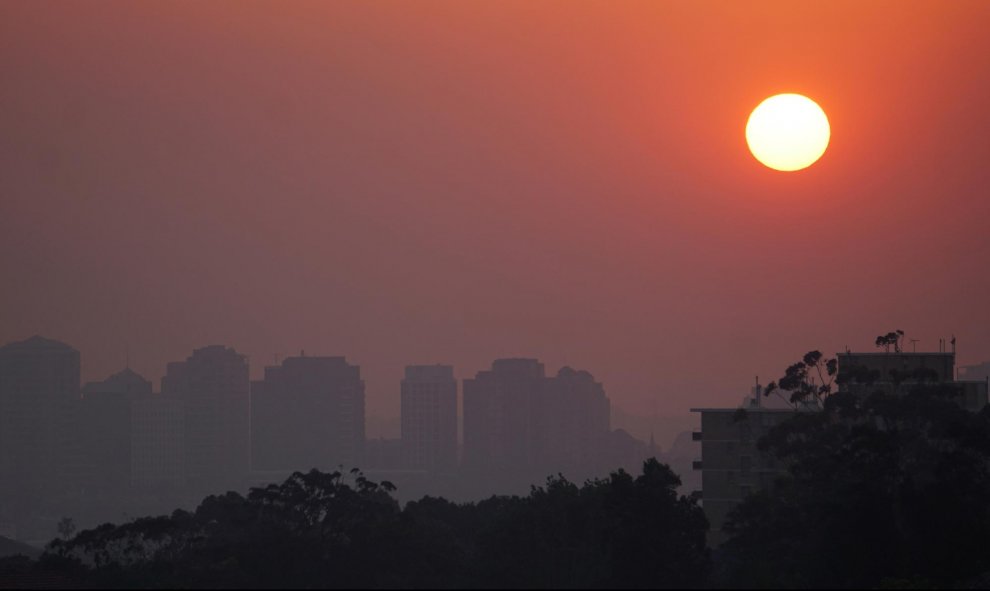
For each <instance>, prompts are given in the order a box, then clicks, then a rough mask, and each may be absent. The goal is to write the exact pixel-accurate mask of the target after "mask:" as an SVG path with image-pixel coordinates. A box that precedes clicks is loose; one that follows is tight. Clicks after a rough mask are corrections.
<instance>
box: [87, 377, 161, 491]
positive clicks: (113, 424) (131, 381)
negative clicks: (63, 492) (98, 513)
mask: <svg viewBox="0 0 990 591" xmlns="http://www.w3.org/2000/svg"><path fill="white" fill-rule="evenodd" d="M148 396H151V382H149V381H148V380H146V379H144V378H143V377H141V376H140V375H138V374H137V373H135V372H134V371H132V370H131V369H130V368H125V369H124V370H122V371H119V372H117V373H115V374H113V375H112V376H110V377H108V378H107V379H105V380H103V381H101V382H90V383H88V384H86V385H85V386H83V389H82V402H81V403H80V404H79V411H78V413H77V415H76V418H77V421H76V426H75V430H76V441H77V443H78V446H79V458H78V460H79V461H78V464H77V465H78V467H79V472H80V473H79V474H78V476H79V478H80V484H82V486H83V487H84V488H85V489H87V490H90V491H103V492H105V493H122V492H123V490H124V489H126V488H127V487H129V486H130V480H131V404H132V402H133V401H135V400H138V399H141V398H145V397H148Z"/></svg>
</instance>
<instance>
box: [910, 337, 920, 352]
mask: <svg viewBox="0 0 990 591" xmlns="http://www.w3.org/2000/svg"><path fill="white" fill-rule="evenodd" d="M910 341H911V352H912V353H917V352H918V339H910Z"/></svg>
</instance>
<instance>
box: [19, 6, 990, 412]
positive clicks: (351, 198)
mask: <svg viewBox="0 0 990 591" xmlns="http://www.w3.org/2000/svg"><path fill="white" fill-rule="evenodd" d="M2 11H3V18H2V19H0V38H2V43H3V47H4V51H2V52H0V70H2V72H3V79H4V86H5V87H6V88H10V89H14V90H16V92H15V91H12V92H7V93H4V94H3V98H2V99H0V100H2V101H3V102H2V106H3V108H2V109H0V129H3V133H2V134H0V150H2V158H0V176H2V178H3V202H2V213H3V215H2V216H0V246H2V248H0V253H2V254H0V257H2V259H0V260H2V261H3V265H2V268H3V270H4V275H5V280H4V282H3V288H2V289H0V306H2V309H3V310H5V311H6V312H5V314H4V322H3V324H2V326H0V342H9V341H13V340H19V339H23V338H27V337H29V336H31V335H34V334H41V335H45V336H48V337H51V338H56V339H61V340H63V341H65V342H68V343H71V344H72V345H73V346H75V347H77V348H78V349H80V350H81V351H83V352H85V363H84V365H83V379H84V380H87V381H88V380H98V379H103V378H104V377H106V376H107V375H109V374H111V373H113V372H115V371H117V370H119V369H120V368H121V367H122V366H123V365H124V362H125V359H126V358H127V357H128V356H129V358H130V366H131V367H132V368H134V369H135V370H136V371H138V372H139V373H141V374H142V375H144V376H146V377H147V378H148V379H150V380H152V381H153V382H157V381H158V379H159V378H160V377H161V376H162V375H164V369H165V364H166V363H167V362H168V361H172V360H176V359H182V358H184V357H185V356H186V355H187V354H188V353H189V352H190V351H191V350H192V349H193V348H196V347H200V346H203V345H207V344H226V345H229V346H233V347H236V348H237V350H238V351H240V352H242V353H244V354H246V355H249V356H250V359H251V367H252V377H253V378H260V377H261V374H262V372H263V367H264V366H265V365H269V364H272V363H273V362H274V360H275V358H276V356H281V357H285V356H289V355H296V354H298V353H299V351H301V350H306V351H307V352H309V353H310V354H312V355H346V356H347V357H348V359H349V360H352V361H353V362H355V363H358V364H360V365H361V366H362V368H363V372H364V378H365V379H366V381H367V394H368V411H369V414H370V415H372V416H376V417H393V418H394V417H397V416H398V406H397V404H396V399H395V384H396V383H398V381H399V380H400V379H401V378H402V372H403V367H404V366H405V365H408V364H414V363H449V364H451V365H453V366H454V368H455V372H456V375H457V377H458V378H465V377H471V376H472V375H473V374H474V372H476V371H478V370H479V369H482V368H484V367H486V366H487V365H488V364H489V363H490V361H491V360H492V359H495V358H500V357H536V358H539V359H541V360H542V361H544V362H545V363H546V364H547V365H548V366H549V367H553V368H557V367H561V366H564V365H570V366H573V367H582V368H587V369H588V370H589V371H592V372H593V373H594V375H595V377H596V378H597V379H599V380H601V381H602V382H603V383H604V384H605V385H606V386H607V388H608V391H609V395H610V397H611V398H612V400H613V401H614V403H615V404H616V405H617V406H618V407H621V408H623V409H626V410H628V411H629V412H634V413H636V414H642V415H651V414H653V413H654V412H656V413H659V414H661V415H668V414H682V413H683V409H685V408H687V407H689V406H691V405H696V404H699V403H705V404H726V403H729V402H734V401H735V400H736V398H738V393H739V391H740V389H741V388H744V387H746V386H748V385H749V384H750V383H751V382H752V380H753V376H754V375H768V376H769V375H771V374H772V373H774V372H776V371H778V368H779V365H780V359H782V358H787V357H788V354H789V353H791V352H793V351H794V350H805V349H808V348H821V349H822V350H823V351H840V350H843V348H844V347H845V346H847V345H848V346H850V347H853V348H856V347H862V346H864V345H870V340H869V339H870V336H871V335H872V334H873V333H875V332H881V331H883V330H887V329H888V328H889V327H890V326H900V325H903V324H905V323H904V321H903V319H909V320H910V323H911V329H912V330H911V332H912V333H913V336H914V337H916V338H919V339H921V341H920V346H922V347H927V348H929V349H931V348H934V347H935V346H936V345H937V342H938V339H939V338H941V337H944V338H949V337H950V336H951V334H950V333H953V332H954V333H955V335H956V336H957V338H958V339H959V343H960V353H959V355H960V360H961V361H963V362H967V363H968V362H978V361H981V360H983V359H985V358H990V338H988V337H987V335H986V333H985V331H983V330H982V328H981V327H982V326H984V325H985V324H986V322H987V320H988V316H987V315H988V312H987V306H986V305H985V302H984V299H985V298H984V292H985V289H986V287H987V281H988V280H987V278H986V276H985V274H984V273H981V272H980V271H979V269H980V268H981V265H982V261H984V260H986V256H987V254H988V253H987V250H988V249H990V241H988V240H986V239H985V227H984V226H985V224H984V221H983V220H984V219H985V218H986V214H987V213H988V208H990V205H988V200H987V199H986V190H985V187H986V182H987V175H988V174H990V173H988V171H987V168H986V166H985V165H984V164H985V162H986V159H987V156H988V147H987V142H986V137H987V136H988V133H990V123H988V118H987V117H986V116H985V113H984V111H985V108H986V105H987V104H988V101H990V82H988V80H987V77H986V76H983V75H977V73H980V72H985V71H986V70H987V69H988V67H990V41H988V40H987V37H986V35H984V34H983V30H984V25H985V24H986V7H985V6H984V5H983V4H982V3H980V2H954V3H950V4H949V5H943V4H942V3H908V4H906V5H904V4H902V3H897V2H873V3H868V4H866V5H861V4H860V3H856V2H849V3H838V4H829V5H825V4H822V5H807V6H800V7H798V6H795V5H793V4H792V3H788V2H754V3H740V4H739V5H732V6H725V5H723V3H704V2H697V3H694V2H693V3H655V4H651V3H619V4H618V5H611V4H605V3H602V4H594V3H591V4H582V5H566V4H558V3H552V2H551V3H530V2H518V3H512V2H508V3H501V2H500V3H490V4H482V3H469V4H465V3H459V2H424V3H415V4H409V5H403V4H400V3H371V4H368V3H359V2H353V3H351V2H333V3H289V4H278V5H275V4H271V5H268V4H264V3H247V4H245V3H224V2H217V3H209V4H207V5H196V4H188V3H181V2H174V3H168V2H166V3H127V2H101V3H100V4H99V7H98V8H97V7H92V6H88V5H85V4H68V5H59V7H58V9H57V10H53V9H51V7H50V5H48V4H45V3H43V2H42V3H35V2H5V3H3V5H2ZM776 92H803V93H805V94H807V95H809V96H812V97H813V98H814V99H815V100H817V101H818V102H819V104H821V105H822V107H823V108H824V109H825V111H826V112H827V113H828V116H829V118H830V121H831V122H832V126H833V134H832V140H831V144H830V147H829V150H828V152H827V153H826V154H825V156H824V157H823V158H822V160H821V161H820V162H818V163H817V164H816V166H813V167H811V168H809V169H807V170H805V171H802V172H801V173H800V174H795V175H780V174H778V173H776V172H775V171H772V170H769V169H766V168H765V167H761V166H758V165H754V164H755V163H754V161H753V158H752V156H751V155H750V153H749V151H748V150H747V147H746V144H745V141H744V140H743V137H742V129H743V126H744V124H745V121H746V117H747V115H748V114H749V112H750V111H751V110H752V109H753V107H755V106H756V104H757V103H759V102H760V101H761V100H763V98H765V97H766V96H769V95H771V94H774V93H776ZM863 326H869V327H871V329H870V330H868V331H866V334H865V335H864V336H862V337H860V338H861V341H860V342H856V340H855V339H856V337H854V336H851V335H859V334H861V333H862V332H863V331H862V330H861V327H863ZM874 327H875V328H874Z"/></svg>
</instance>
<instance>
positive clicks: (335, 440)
mask: <svg viewBox="0 0 990 591" xmlns="http://www.w3.org/2000/svg"><path fill="white" fill-rule="evenodd" d="M251 390H252V392H251V399H252V407H253V408H252V469H253V470H255V471H272V470H302V471H308V470H311V469H313V468H317V469H320V470H334V469H337V468H338V467H339V466H343V467H345V468H346V469H350V468H353V467H360V466H361V462H362V460H363V457H364V444H365V425H364V411H365V400H364V381H363V380H362V379H361V368H360V367H359V366H357V365H351V364H349V363H347V361H346V360H345V359H344V358H343V357H307V356H303V355H301V356H299V357H289V358H287V359H285V360H284V361H283V362H282V364H281V365H278V366H271V367H266V368H265V378H264V380H260V381H256V382H254V383H252V385H251Z"/></svg>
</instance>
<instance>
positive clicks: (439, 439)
mask: <svg viewBox="0 0 990 591" xmlns="http://www.w3.org/2000/svg"><path fill="white" fill-rule="evenodd" d="M401 399H402V400H401V404H402V448H403V450H404V456H405V462H404V464H405V467H407V468H410V469H415V470H429V471H444V472H449V471H451V470H453V469H455V468H456V467H457V380H455V379H454V368H453V367H451V366H449V365H410V366H408V367H406V373H405V378H404V379H403V380H402V384H401Z"/></svg>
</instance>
